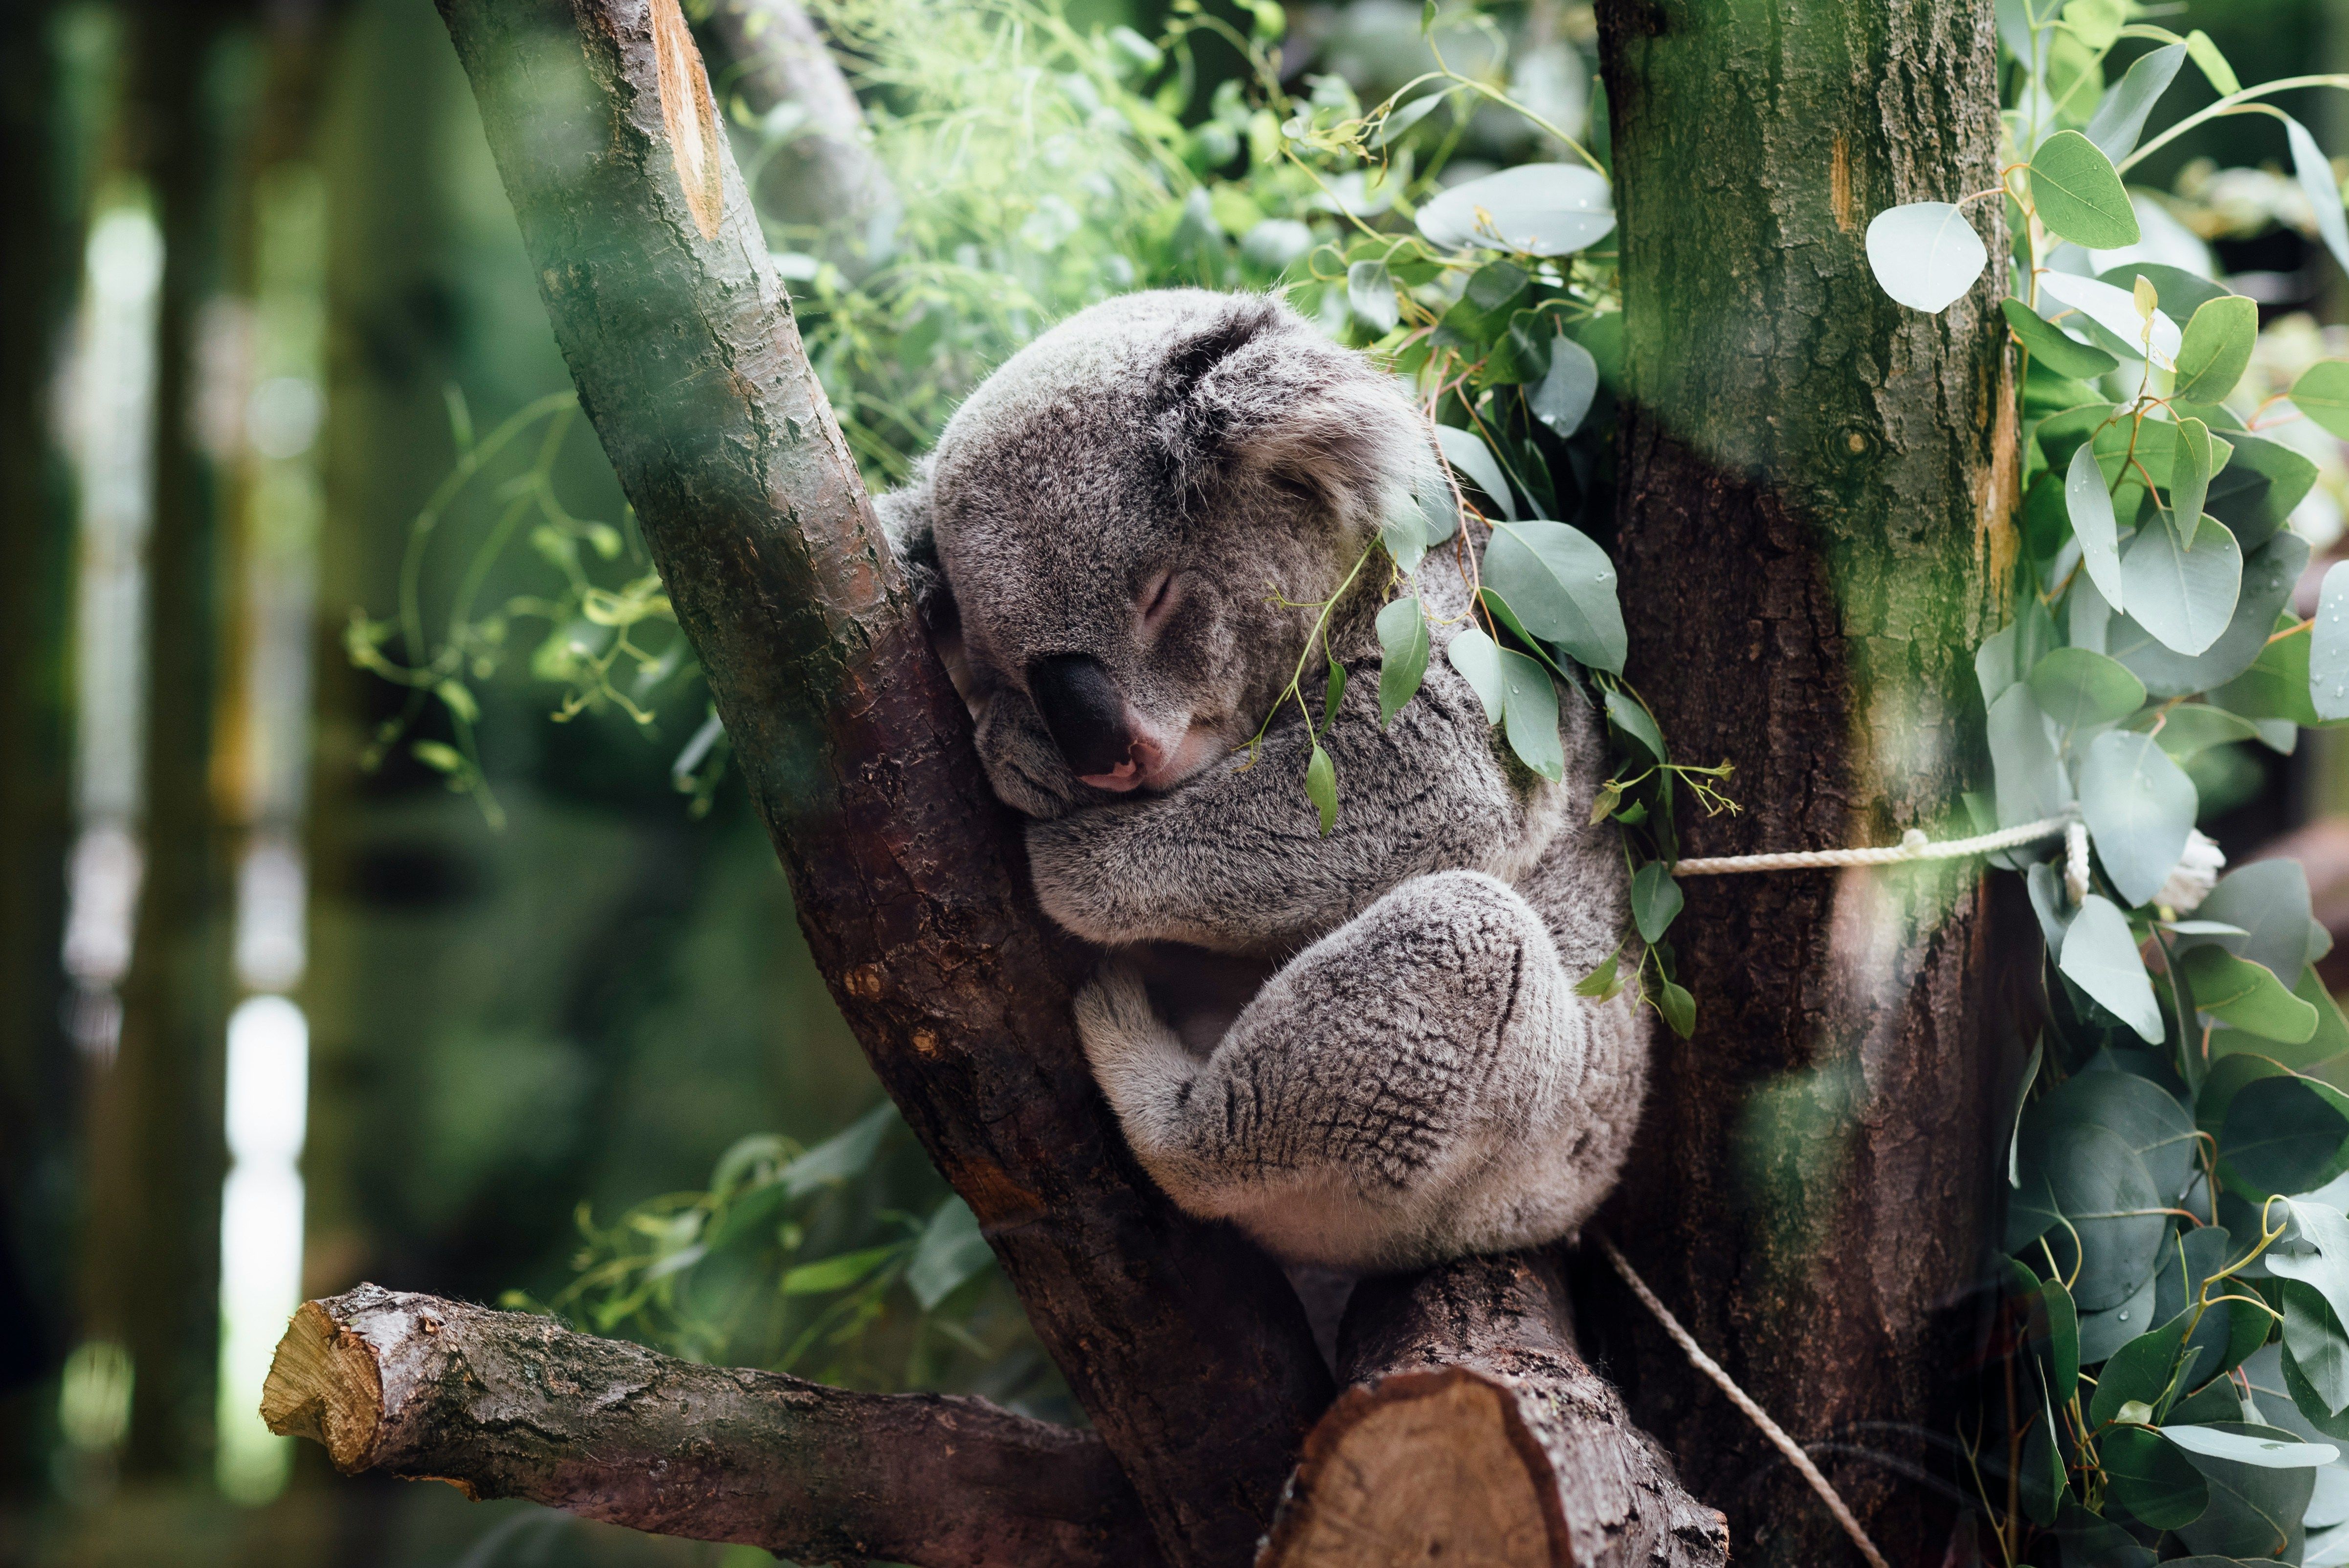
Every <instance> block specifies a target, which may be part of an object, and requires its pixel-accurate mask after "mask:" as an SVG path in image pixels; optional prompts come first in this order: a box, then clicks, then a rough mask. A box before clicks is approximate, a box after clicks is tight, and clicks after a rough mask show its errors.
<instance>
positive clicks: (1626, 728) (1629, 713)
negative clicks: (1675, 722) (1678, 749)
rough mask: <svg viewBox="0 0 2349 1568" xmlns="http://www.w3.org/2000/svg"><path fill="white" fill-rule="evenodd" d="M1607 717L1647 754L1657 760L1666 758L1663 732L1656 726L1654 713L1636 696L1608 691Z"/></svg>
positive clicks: (1660, 760)
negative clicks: (1644, 749)
mask: <svg viewBox="0 0 2349 1568" xmlns="http://www.w3.org/2000/svg"><path fill="white" fill-rule="evenodd" d="M1607 717H1608V719H1609V722H1610V723H1612V724H1613V725H1614V726H1615V727H1616V728H1618V729H1619V730H1621V731H1622V732H1623V733H1624V734H1626V735H1628V736H1630V738H1632V739H1634V740H1636V741H1638V742H1639V743H1640V746H1642V747H1643V748H1646V750H1647V753H1648V755H1649V756H1651V757H1652V758H1655V759H1656V760H1657V761H1658V762H1663V761H1666V760H1668V758H1666V757H1665V755H1664V733H1663V731H1662V730H1661V729H1658V728H1657V727H1656V720H1655V717H1654V715H1652V714H1651V713H1649V711H1648V710H1647V708H1646V707H1643V706H1642V705H1641V704H1640V700H1639V699H1638V698H1637V697H1634V696H1630V694H1628V693H1625V692H1619V691H1610V692H1609V693H1608V694H1607Z"/></svg>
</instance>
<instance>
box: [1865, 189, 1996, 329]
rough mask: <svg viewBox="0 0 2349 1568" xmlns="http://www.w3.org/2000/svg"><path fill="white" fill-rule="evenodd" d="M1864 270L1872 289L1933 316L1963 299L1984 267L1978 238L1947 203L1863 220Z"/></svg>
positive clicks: (1986, 256) (1985, 256)
mask: <svg viewBox="0 0 2349 1568" xmlns="http://www.w3.org/2000/svg"><path fill="white" fill-rule="evenodd" d="M1867 246H1868V269H1869V270H1870V271H1871V272H1873V273H1875V274H1876V282H1877V286H1878V287H1879V288H1881V289H1883V291H1884V292H1885V293H1886V294H1890V295H1891V296H1892V297H1893V298H1894V299H1895V300H1897V301H1899V303H1900V304H1905V305H1907V306H1908V307H1909V309H1911V310H1921V311H1924V312H1926V313H1927V314H1929V315H1940V313H1941V312H1942V311H1945V310H1947V309H1948V308H1949V307H1950V306H1951V305H1952V304H1955V303H1956V302H1957V301H1958V300H1959V299H1961V297H1963V296H1964V294H1965V293H1966V291H1967V290H1969V289H1971V288H1972V287H1973V285H1974V280H1975V279H1977V278H1979V277H1981V276H1982V269H1983V268H1984V267H1985V266H1987V265H1989V263H1990V253H1989V252H1988V251H1987V250H1985V249H1983V248H1982V236H1981V235H1980V234H1977V233H1975V232H1974V227H1973V225H1972V224H1971V223H1970V222H1967V221H1966V215H1965V213H1964V212H1962V211H1960V210H1959V209H1958V208H1956V207H1954V206H1952V205H1951V204H1950V203H1949V202H1947V201H1912V202H1910V203H1909V204H1908V205H1906V206H1902V207H1890V208H1887V209H1886V210H1885V211H1881V212H1878V214H1877V215H1876V216H1875V217H1874V218H1872V219H1870V220H1869V221H1868V241H1867Z"/></svg>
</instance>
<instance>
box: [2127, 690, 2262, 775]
mask: <svg viewBox="0 0 2349 1568" xmlns="http://www.w3.org/2000/svg"><path fill="white" fill-rule="evenodd" d="M2258 733H2259V731H2257V730H2255V729H2253V728H2252V727H2251V720H2250V719H2248V718H2243V717H2239V716H2238V715H2235V714H2231V713H2229V712H2228V711H2227V710H2226V709H2225V708H2223V707H2210V706H2209V705H2208V704H2207V703H2193V704H2189V706H2187V707H2173V708H2171V709H2170V710H2169V711H2168V713H2167V714H2164V715H2163V716H2162V720H2161V727H2160V728H2159V729H2158V730H2156V731H2154V732H2153V739H2154V744H2156V745H2157V746H2159V747H2160V748H2162V749H2163V750H2164V751H2166V752H2168V753H2169V757H2170V760H2171V761H2173V762H2183V761H2185V760H2187V758H2191V757H2199V756H2200V755H2201V754H2202V753H2203V752H2205V751H2208V750H2209V749H2210V748H2212V747H2214V746H2231V745H2233V744H2234V743H2236V742H2237V741H2241V740H2249V739H2251V738H2252V737H2253V736H2254V735H2257V734H2258Z"/></svg>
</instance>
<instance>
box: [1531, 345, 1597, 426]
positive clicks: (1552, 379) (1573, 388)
mask: <svg viewBox="0 0 2349 1568" xmlns="http://www.w3.org/2000/svg"><path fill="white" fill-rule="evenodd" d="M1598 394H1599V361H1598V360H1596V359H1594V358H1592V357H1591V356H1590V350H1588V349H1587V348H1585V347H1583V346H1582V345H1580V344H1578V343H1577V342H1575V341H1574V339H1572V338H1570V337H1568V336H1567V335H1566V334H1564V333H1562V332H1561V333H1559V334H1558V335H1557V336H1556V337H1555V338H1553V339H1552V340H1551V341H1550V346H1549V372H1548V374H1547V375H1546V376H1544V377H1542V378H1541V381H1540V382H1539V384H1538V385H1537V386H1536V387H1534V389H1533V390H1532V391H1531V392H1529V393H1527V394H1526V407H1529V408H1531V409H1532V410H1533V415H1534V418H1537V419H1539V420H1540V421H1541V422H1542V423H1543V424H1545V425H1547V426H1548V427H1549V429H1550V433H1551V434H1552V435H1554V436H1557V437H1559V438H1565V437H1568V436H1571V435H1572V434H1574V433H1575V431H1577V430H1578V429H1580V428H1582V421H1583V420H1584V419H1585V418H1588V415H1589V413H1590V404H1591V400H1592V399H1593V398H1594V397H1597V396H1598Z"/></svg>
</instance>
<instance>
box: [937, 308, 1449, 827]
mask: <svg viewBox="0 0 2349 1568" xmlns="http://www.w3.org/2000/svg"><path fill="white" fill-rule="evenodd" d="M1424 447H1425V441H1424V438H1423V435H1421V434H1420V433H1419V431H1418V430H1417V428H1416V425H1415V423H1414V417H1413V415H1412V413H1411V410H1410V408H1409V407H1408V405H1407V404H1406V403H1405V402H1404V401H1403V399H1402V396H1401V394H1400V392H1399V391H1398V390H1397V389H1396V388H1395V387H1393V386H1392V384H1391V383H1390V382H1389V381H1388V379H1387V378H1386V377H1383V376H1381V375H1380V374H1379V373H1378V372H1376V371H1375V370H1373V369H1372V368H1371V366H1368V365H1367V364H1366V363H1365V362H1364V361H1363V360H1362V359H1361V357H1360V356H1356V355H1352V354H1350V353H1348V352H1346V351H1345V350H1343V349H1340V348H1338V347H1337V346H1334V345H1332V344H1330V343H1329V342H1328V341H1327V340H1326V339H1323V338H1322V337H1320V336H1319V335H1318V334H1316V333H1314V332H1313V331H1312V330H1311V329H1310V328H1309V327H1308V326H1307V325H1305V324H1304V323H1303V322H1301V321H1300V320H1299V318H1297V317H1296V316H1295V315H1293V314H1292V313H1290V312H1289V311H1288V310H1287V309H1286V308H1285V307H1283V306H1281V305H1278V304H1275V303H1274V302H1271V301H1268V300H1266V299H1263V298H1260V297H1256V296H1248V295H1224V294H1207V293H1204V292H1201V291H1196V290H1181V291H1165V292H1162V293H1156V294H1133V295H1128V296H1125V297H1123V298H1122V299H1118V300H1113V301H1111V302H1110V303H1108V304H1102V305H1097V306H1095V307H1093V308H1092V309H1091V310H1088V311H1086V312H1084V313H1082V314H1081V315H1078V316H1076V317H1074V318H1072V319H1071V320H1070V321H1068V322H1066V323H1064V324H1062V325H1061V326H1059V327H1057V328H1055V329H1054V330H1053V331H1052V332H1050V333H1049V334H1047V335H1045V336H1043V337H1042V338H1040V339H1039V340H1038V341H1037V342H1036V343H1034V344H1033V345H1031V346H1029V347H1028V348H1027V349H1025V350H1024V351H1022V352H1021V353H1020V354H1019V355H1018V356H1015V357H1014V358H1013V359H1012V360H1011V361H1010V362H1009V364H1007V365H1006V366H1004V367H1003V368H1002V369H1001V370H999V371H998V372H997V373H996V374H995V375H994V376H992V377H989V378H988V380H987V382H986V383H985V384H983V385H982V386H981V387H979V388H978V391H977V392H975V393H974V394H973V395H972V397H971V398H970V400H969V401H968V403H966V404H965V405H964V406H963V407H962V409H961V410H960V411H959V412H958V413H957V415H956V416H955V418H954V421H953V422H952V424H950V425H949V426H948V428H947V433H946V435H945V436H944V438H941V440H940V441H939V444H938V450H937V454H936V459H935V462H934V464H933V468H932V473H931V481H930V487H931V488H930V498H929V502H930V509H931V519H932V526H933V529H934V531H935V535H936V543H937V551H938V558H939V562H940V564H941V565H942V567H943V568H944V571H945V574H946V578H947V586H948V588H949V590H950V592H951V594H952V597H953V601H954V605H955V611H956V614H957V617H958V622H959V626H958V633H959V637H960V641H961V648H960V655H961V658H960V663H961V665H962V668H961V669H960V671H959V672H958V679H959V681H960V684H961V685H962V686H963V694H964V696H965V698H966V699H967V700H968V702H969V704H970V707H971V710H972V713H973V716H974V717H975V718H976V720H977V722H978V746H979V753H980V757H981V758H982V759H983V761H984V762H985V764H986V766H987V769H988V776H989V779H991V781H992V782H993V784H994V786H995V789H996V792H997V793H998V794H999V796H1001V797H1002V798H1003V799H1005V800H1006V801H1007V802H1009V804H1011V805H1012V806H1014V807H1016V808H1018V809H1019V810H1023V811H1026V812H1028V813H1030V815H1034V816H1041V817H1050V816H1057V815H1061V814H1062V813H1065V812H1067V811H1069V810H1074V809H1077V808H1079V807H1081V806H1084V805H1087V804H1090V803H1092V802H1095V801H1101V800H1106V799H1113V798H1115V797H1116V796H1119V795H1122V794H1126V793H1130V792H1133V791H1135V790H1165V789H1174V788H1175V787H1176V786H1178V785H1180V784H1181V783H1182V782H1183V781H1184V780H1185V779H1189V778H1191V777H1193V776H1194V775H1195V774H1196V773H1197V772H1198V771H1199V770H1200V769H1204V768H1206V767H1209V766H1211V765H1213V764H1215V763H1216V762H1217V761H1218V760H1219V759H1221V758H1226V757H1227V756H1228V755H1229V754H1230V753H1231V751H1232V750H1233V749H1234V748H1236V747H1237V746H1239V745H1240V744H1241V743H1243V742H1244V741H1246V740H1247V738H1248V737H1249V736H1250V735H1252V734H1254V733H1255V731H1256V729H1257V727H1258V726H1259V725H1260V724H1261V723H1262V722H1263V721H1264V718H1265V717H1266V714H1267V713H1268V710H1269V709H1270V707H1271V706H1272V703H1273V701H1274V700H1275V698H1276V696H1278V693H1279V691H1280V690H1281V688H1282V687H1284V686H1286V685H1287V684H1288V677H1289V675H1290V672H1291V671H1292V670H1293V669H1294V668H1295V666H1296V663H1297V659H1298V655H1299V652H1300V650H1301V649H1302V648H1303V646H1304V642H1305V638H1306V636H1307V634H1308V633H1309V628H1310V626H1311V624H1312V622H1313V618H1314V612H1313V610H1311V609H1309V608H1308V609H1299V608H1297V607H1295V605H1296V604H1297V603H1299V602H1303V603H1313V602H1317V601H1319V600H1321V599H1323V598H1326V597H1327V596H1328V595H1329V594H1330V593H1332V592H1333V591H1334V590H1335V589H1336V587H1337V586H1338V583H1339V582H1340V579H1341V578H1342V577H1343V575H1344V573H1345V572H1346V570H1347V569H1348V568H1349V567H1350V565H1351V564H1352V562H1353V560H1354V558H1355V557H1356V556H1358V555H1359V554H1360V553H1361V551H1362V549H1363V548H1364V546H1365V545H1366V544H1367V542H1368V541H1369V539H1370V538H1371V533H1372V531H1374V530H1375V527H1376V521H1375V519H1376V515H1377V510H1378V507H1379V506H1380V505H1381V504H1383V502H1384V500H1385V498H1386V497H1387V495H1388V493H1389V492H1391V491H1392V490H1394V489H1395V488H1396V487H1397V486H1398V484H1406V483H1408V482H1409V480H1408V479H1407V478H1406V477H1404V475H1405V471H1406V470H1407V469H1409V468H1410V466H1411V465H1413V464H1414V463H1416V462H1419V461H1420V460H1421V454H1422V453H1423V449H1424ZM1282 599H1285V600H1287V601H1288V602H1289V603H1286V604H1284V603H1279V602H1278V601H1279V600H1282Z"/></svg>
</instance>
